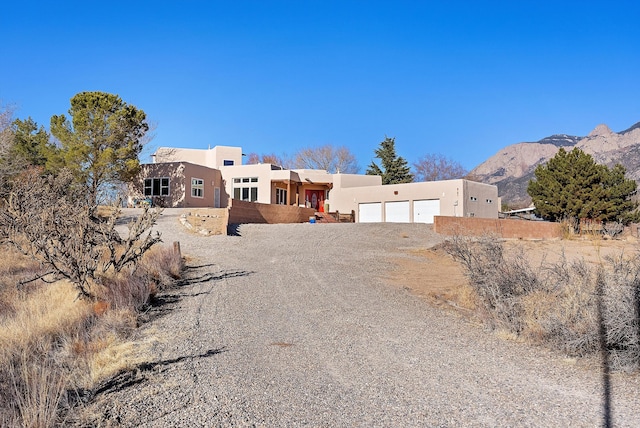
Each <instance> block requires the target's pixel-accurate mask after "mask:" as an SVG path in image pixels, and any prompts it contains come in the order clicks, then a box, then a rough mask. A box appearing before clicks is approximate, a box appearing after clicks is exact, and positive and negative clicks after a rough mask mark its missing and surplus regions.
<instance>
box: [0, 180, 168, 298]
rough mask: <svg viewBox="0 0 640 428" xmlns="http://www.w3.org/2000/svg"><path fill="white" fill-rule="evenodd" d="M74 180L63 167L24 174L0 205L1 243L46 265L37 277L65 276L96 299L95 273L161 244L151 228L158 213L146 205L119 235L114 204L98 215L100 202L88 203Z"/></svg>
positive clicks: (125, 264)
mask: <svg viewBox="0 0 640 428" xmlns="http://www.w3.org/2000/svg"><path fill="white" fill-rule="evenodd" d="M73 180H74V179H73V176H72V174H71V173H70V172H69V171H65V170H63V171H62V172H61V173H60V174H58V175H57V176H46V177H43V176H41V175H40V172H39V171H38V170H29V171H26V172H24V173H23V174H22V177H21V179H20V180H17V181H16V183H15V185H14V186H13V189H12V191H11V193H10V196H9V199H8V200H7V201H6V202H5V203H4V204H2V205H1V206H0V207H1V209H0V241H1V242H5V243H8V244H11V245H13V246H14V247H15V248H16V249H17V250H18V251H20V252H21V253H23V254H26V255H29V256H30V257H32V258H33V259H34V260H36V261H37V262H38V263H40V265H42V266H43V267H44V268H45V272H44V273H43V274H42V275H40V276H38V277H36V278H45V277H47V279H48V280H51V281H53V280H58V279H63V278H64V279H67V280H69V281H71V282H72V283H73V284H74V285H75V286H76V287H77V289H78V291H79V293H80V294H81V295H82V296H83V297H94V296H93V293H92V292H91V286H92V285H93V283H94V282H95V280H96V276H98V275H102V274H105V273H107V272H108V271H114V272H116V273H117V272H120V271H122V270H123V269H127V268H130V267H132V266H135V265H136V264H137V263H138V262H139V260H140V259H141V258H142V256H143V255H144V253H145V252H147V251H148V250H149V249H150V248H151V247H153V246H154V245H155V244H156V243H158V242H160V235H159V234H158V233H155V234H154V233H152V232H151V228H152V227H153V225H154V224H155V222H156V220H157V218H158V215H159V214H160V212H159V211H157V210H148V209H145V211H144V212H143V213H142V214H141V215H140V216H138V217H137V218H136V219H135V220H134V221H132V222H131V223H129V224H128V225H127V228H128V233H126V234H124V235H125V236H124V237H121V236H120V234H119V233H118V231H116V223H117V219H118V215H119V214H120V211H119V209H118V208H117V207H113V208H112V209H111V213H110V215H109V217H108V218H107V219H106V220H105V219H101V218H100V217H99V216H98V214H97V212H98V206H97V205H92V204H90V203H89V201H87V199H86V195H85V193H84V191H83V190H82V188H78V187H76V186H74V184H73V183H74V181H73Z"/></svg>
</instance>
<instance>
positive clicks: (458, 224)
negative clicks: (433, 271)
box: [433, 216, 562, 239]
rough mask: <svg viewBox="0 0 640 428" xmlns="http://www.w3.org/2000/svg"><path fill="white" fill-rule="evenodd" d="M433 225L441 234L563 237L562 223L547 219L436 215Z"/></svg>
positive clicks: (520, 237) (532, 237) (537, 237)
mask: <svg viewBox="0 0 640 428" xmlns="http://www.w3.org/2000/svg"><path fill="white" fill-rule="evenodd" d="M433 227H434V231H435V232H437V233H440V234H441V235H456V234H460V235H470V236H481V235H486V234H494V235H497V236H499V237H501V238H516V239H560V238H562V229H561V226H560V223H551V222H546V221H529V220H516V219H489V218H476V217H445V216H436V217H434V225H433Z"/></svg>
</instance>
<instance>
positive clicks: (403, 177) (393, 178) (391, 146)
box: [366, 136, 413, 184]
mask: <svg viewBox="0 0 640 428" xmlns="http://www.w3.org/2000/svg"><path fill="white" fill-rule="evenodd" d="M375 154H376V157H377V158H378V159H380V164H381V165H382V167H380V166H378V164H376V163H375V161H371V165H369V167H368V168H367V172H366V173H367V175H380V176H382V184H398V183H411V182H413V174H412V173H411V168H410V167H409V165H408V163H407V161H406V160H405V159H404V158H403V157H402V156H398V155H397V154H396V139H395V138H389V137H387V136H385V138H384V141H382V142H380V147H378V148H377V149H376V150H375Z"/></svg>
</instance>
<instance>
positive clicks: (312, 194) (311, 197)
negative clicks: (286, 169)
mask: <svg viewBox="0 0 640 428" xmlns="http://www.w3.org/2000/svg"><path fill="white" fill-rule="evenodd" d="M304 203H305V205H306V206H307V207H310V208H313V209H314V210H316V211H319V209H320V207H321V206H322V207H323V208H324V190H309V189H305V191H304Z"/></svg>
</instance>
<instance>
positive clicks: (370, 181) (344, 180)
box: [333, 174, 382, 188]
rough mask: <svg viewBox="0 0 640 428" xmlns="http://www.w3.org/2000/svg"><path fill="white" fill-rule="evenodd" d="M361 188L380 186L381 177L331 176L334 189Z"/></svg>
mask: <svg viewBox="0 0 640 428" xmlns="http://www.w3.org/2000/svg"><path fill="white" fill-rule="evenodd" d="M363 186H382V177H381V176H379V175H362V174H333V187H334V188H345V187H363Z"/></svg>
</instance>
